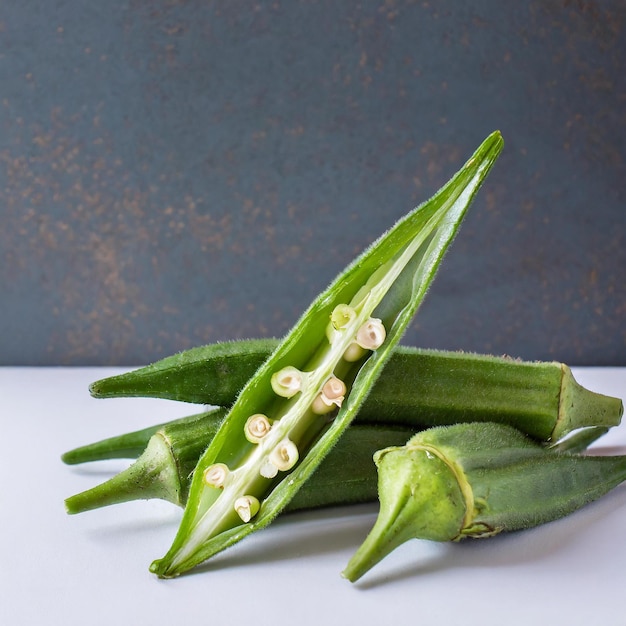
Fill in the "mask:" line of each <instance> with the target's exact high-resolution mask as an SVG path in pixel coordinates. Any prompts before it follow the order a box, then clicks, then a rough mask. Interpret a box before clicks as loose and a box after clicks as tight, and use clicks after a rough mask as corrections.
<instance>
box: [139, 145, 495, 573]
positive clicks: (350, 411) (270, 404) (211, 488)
mask: <svg viewBox="0 0 626 626" xmlns="http://www.w3.org/2000/svg"><path fill="white" fill-rule="evenodd" d="M501 147H502V139H501V137H500V135H499V133H494V134H492V135H491V136H490V137H488V138H487V139H486V140H485V142H484V143H483V144H482V145H481V146H480V148H479V149H478V150H477V152H476V153H475V154H474V155H473V156H472V158H471V159H470V160H469V161H468V162H467V163H466V165H465V166H464V167H463V168H462V169H461V170H460V171H459V173H458V174H456V175H455V176H454V177H453V178H452V180H451V181H450V182H449V183H448V184H446V185H445V186H444V187H443V188H442V189H441V190H440V191H439V192H437V194H436V195H435V196H434V197H433V198H431V200H429V201H428V202H426V203H425V204H423V205H421V206H420V207H418V208H417V209H416V210H414V211H413V212H411V213H409V214H408V215H407V216H406V217H405V218H404V219H402V220H401V221H400V222H398V223H397V224H396V225H395V226H394V227H393V228H392V229H391V230H390V231H388V232H387V233H386V234H384V235H383V236H382V237H381V238H380V239H379V240H378V241H377V242H375V243H374V244H373V245H372V247H370V248H369V249H368V250H367V251H366V252H364V253H363V254H362V255H361V256H360V257H359V258H358V259H356V261H355V262H354V263H352V264H351V265H350V266H349V267H348V268H347V269H346V270H345V271H344V272H343V273H341V274H340V275H339V276H338V277H337V278H336V280H335V281H334V282H333V283H332V284H331V285H330V286H329V287H328V288H327V289H326V290H325V291H324V292H323V293H322V294H321V295H320V296H319V297H318V298H317V299H316V300H315V301H314V302H313V304H312V305H311V306H310V307H309V309H308V310H307V311H306V312H305V314H304V315H303V316H302V318H301V319H300V321H299V322H298V323H297V324H296V326H295V327H294V328H293V329H292V331H291V332H290V333H289V334H288V335H287V336H286V337H285V339H284V340H283V341H282V342H281V343H280V344H279V346H278V347H277V349H276V351H275V352H274V353H273V354H272V355H271V356H270V357H269V359H268V360H267V361H266V362H265V364H264V365H263V366H261V368H260V369H259V370H258V372H257V373H256V374H255V375H254V376H253V377H252V378H251V379H250V381H249V382H248V383H247V384H246V386H245V387H244V388H243V390H242V391H241V394H240V395H239V396H238V398H237V401H236V402H235V404H234V405H233V407H232V408H231V410H230V412H229V414H228V416H227V417H226V419H225V420H224V422H223V423H222V425H221V427H220V429H219V430H218V432H217V434H216V436H215V437H214V439H213V441H212V442H211V444H210V445H209V447H208V449H207V450H206V452H205V453H204V454H203V456H202V458H201V459H200V461H199V462H198V465H197V467H196V469H195V472H194V478H193V480H192V484H191V489H190V494H189V499H188V501H187V506H186V507H185V511H184V514H183V519H182V521H181V525H180V528H179V531H178V533H177V535H176V537H175V539H174V542H173V544H172V547H171V548H170V550H169V551H168V553H167V554H166V555H165V556H164V557H163V558H162V559H160V560H157V561H155V562H154V563H153V564H152V565H151V568H150V569H151V571H152V572H154V573H156V574H157V575H159V576H161V577H172V576H177V575H179V574H181V573H183V572H184V571H186V570H188V569H190V568H192V567H194V566H195V565H197V564H199V563H201V562H202V561H204V560H206V559H207V558H209V557H210V556H212V555H213V554H215V553H217V552H219V551H220V550H223V549H224V548H226V547H228V546H229V545H231V544H232V543H234V542H235V541H238V540H239V539H242V538H243V537H244V536H246V535H247V534H249V533H250V532H252V531H253V530H255V529H257V528H260V527H262V526H264V525H266V524H267V523H269V522H270V521H271V520H272V519H273V518H274V517H275V516H276V515H277V514H278V513H279V512H280V511H281V510H282V509H283V508H284V507H285V506H286V505H287V504H288V502H289V501H290V500H291V499H292V498H293V496H294V495H295V493H296V491H297V490H298V489H299V487H300V486H301V484H302V483H303V482H304V481H305V480H306V479H308V477H309V476H310V475H311V474H312V472H313V471H314V470H315V468H316V467H317V465H318V464H319V463H320V461H321V460H322V458H323V457H324V456H325V455H326V454H327V452H328V451H329V449H330V448H331V447H332V446H333V445H334V443H335V442H336V441H337V439H338V438H339V437H340V435H341V434H342V432H343V431H344V430H345V429H346V428H347V427H348V425H349V423H350V421H351V420H352V419H353V417H354V416H355V414H356V412H357V410H358V408H359V406H360V404H361V403H362V401H363V399H364V398H365V396H366V395H367V393H368V392H369V391H370V389H371V386H372V384H373V382H374V380H375V379H376V377H377V375H378V373H379V371H380V369H381V368H382V366H383V365H384V363H385V361H386V360H387V358H388V357H389V355H390V354H391V350H392V349H393V347H394V346H395V345H396V344H397V342H398V340H399V339H400V337H401V335H402V333H403V331H404V330H405V328H406V326H407V325H408V323H409V321H410V320H411V318H412V317H413V314H414V313H415V311H416V310H417V307H418V306H419V304H420V303H421V300H422V299H423V297H424V295H425V293H426V290H427V289H428V286H429V285H430V282H431V281H432V279H433V277H434V274H435V272H436V270H437V268H438V266H439V263H440V261H441V259H442V257H443V255H444V253H445V251H446V249H447V247H448V246H449V244H450V243H451V241H452V239H453V237H454V235H455V233H456V231H457V229H458V227H459V224H460V222H461V220H462V218H463V216H464V214H465V211H466V209H467V207H468V206H469V204H470V202H471V200H472V199H473V197H474V195H475V193H476V191H477V190H478V188H479V186H480V184H481V183H482V181H483V179H484V178H485V176H486V175H487V173H488V171H489V170H490V168H491V166H492V165H493V162H494V161H495V159H496V158H497V156H498V154H499V152H500V150H501Z"/></svg>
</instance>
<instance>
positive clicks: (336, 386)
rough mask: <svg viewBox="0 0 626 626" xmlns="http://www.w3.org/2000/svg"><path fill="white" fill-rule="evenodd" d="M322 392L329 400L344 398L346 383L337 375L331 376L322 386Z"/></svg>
mask: <svg viewBox="0 0 626 626" xmlns="http://www.w3.org/2000/svg"><path fill="white" fill-rule="evenodd" d="M322 393H323V394H324V395H325V396H326V397H327V398H328V399H329V400H343V398H344V396H345V395H346V384H345V383H344V382H343V380H340V379H339V378H337V377H336V376H331V377H330V378H329V379H328V380H327V381H326V382H325V383H324V386H323V387H322Z"/></svg>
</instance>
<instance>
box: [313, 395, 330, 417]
mask: <svg viewBox="0 0 626 626" xmlns="http://www.w3.org/2000/svg"><path fill="white" fill-rule="evenodd" d="M334 408H335V405H334V404H333V403H332V402H328V401H327V399H326V398H325V397H324V394H323V393H318V394H317V396H316V398H315V400H313V402H312V403H311V411H313V413H315V415H326V413H330V412H331V411H332V410H333V409H334Z"/></svg>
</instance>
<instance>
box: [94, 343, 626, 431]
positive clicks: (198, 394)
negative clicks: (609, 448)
mask: <svg viewBox="0 0 626 626" xmlns="http://www.w3.org/2000/svg"><path fill="white" fill-rule="evenodd" d="M277 345H278V342H277V341H276V340H273V339H257V340H245V341H235V342H229V343H219V344H211V345H208V346H202V347H199V348H193V349H191V350H187V351H185V352H181V353H179V354H176V355H174V356H171V357H167V358H165V359H162V360H160V361H158V362H156V363H154V364H152V365H149V366H147V367H143V368H140V369H137V370H134V371H131V372H127V373H125V374H121V375H118V376H113V377H109V378H105V379H102V380H99V381H96V382H95V383H93V384H92V385H91V387H90V389H91V392H92V394H93V395H94V396H96V397H99V398H111V397H124V396H125V397H128V396H148V397H157V398H167V399H171V400H178V401H185V402H195V403H202V404H210V405H217V406H230V405H231V404H232V403H233V402H234V401H235V398H236V397H237V394H238V393H239V391H240V390H241V388H242V387H243V386H244V385H245V383H246V382H247V381H248V380H249V379H250V378H251V377H252V376H253V375H254V373H255V372H256V370H257V369H258V368H259V367H260V365H261V364H262V363H263V361H265V360H266V359H267V358H268V357H269V355H270V354H271V353H272V351H273V350H274V349H275V348H276V346H277ZM622 413H623V405H622V401H621V400H620V399H618V398H611V397H608V396H603V395H601V394H596V393H593V392H592V391H589V390H587V389H585V388H583V387H582V386H581V385H579V384H578V383H577V382H576V380H575V379H574V377H573V375H572V372H571V370H570V368H569V367H568V366H567V365H565V364H563V363H556V362H548V363H542V362H526V361H520V360H515V359H511V358H503V357H495V356H488V355H478V354H468V353H463V352H445V351H439V350H425V349H418V348H409V347H404V346H398V347H397V348H396V349H395V350H394V351H393V353H392V354H391V356H390V358H389V360H388V361H387V363H386V365H385V368H384V369H383V371H382V372H381V374H380V376H379V377H378V379H377V380H376V382H375V383H374V386H373V388H372V391H371V393H370V394H369V395H368V397H367V398H366V399H365V401H364V402H363V404H362V405H361V408H360V409H359V412H358V415H357V417H356V420H357V421H358V422H360V423H381V424H389V423H395V424H406V425H408V426H412V427H414V428H415V430H418V429H421V428H425V427H428V426H441V425H445V424H454V423H457V422H470V421H488V422H504V423H507V424H510V425H512V426H515V427H516V428H518V429H519V430H521V431H523V432H525V433H527V434H528V435H530V436H532V437H534V438H536V439H539V440H541V441H547V442H556V441H558V440H559V439H561V438H562V437H564V436H565V435H567V434H568V433H569V432H571V431H573V430H577V429H579V428H586V427H592V426H599V427H611V426H616V425H617V424H619V423H620V419H621V416H622Z"/></svg>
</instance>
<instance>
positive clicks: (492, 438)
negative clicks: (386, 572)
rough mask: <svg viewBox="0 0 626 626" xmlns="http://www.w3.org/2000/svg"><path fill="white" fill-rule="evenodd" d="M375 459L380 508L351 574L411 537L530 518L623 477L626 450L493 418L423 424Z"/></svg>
mask: <svg viewBox="0 0 626 626" xmlns="http://www.w3.org/2000/svg"><path fill="white" fill-rule="evenodd" d="M374 460H375V463H376V465H377V467H378V475H379V478H378V493H379V499H380V511H379V515H378V518H377V520H376V522H375V524H374V527H373V528H372V530H371V532H370V533H369V535H368V536H367V538H366V539H365V542H364V543H363V544H362V545H361V547H360V548H359V550H358V551H357V552H356V554H355V555H354V556H353V557H352V559H351V560H350V562H349V563H348V566H347V567H346V569H345V571H344V576H345V577H346V578H348V579H349V580H351V581H355V580H357V579H358V578H360V577H361V576H362V575H363V574H364V573H365V572H367V571H368V570H369V569H370V568H372V567H373V566H374V565H375V564H376V563H378V562H379V561H380V560H381V559H382V558H384V557H385V556H386V555H388V554H389V553H390V552H391V551H392V550H394V549H395V548H397V547H398V546H400V545H401V544H403V543H404V542H406V541H408V540H409V539H414V538H417V539H428V540H433V541H458V540H460V539H463V538H466V537H489V536H492V535H495V534H497V533H500V532H503V531H511V530H521V529H525V528H531V527H533V526H537V525H539V524H543V523H546V522H550V521H553V520H556V519H558V518H561V517H564V516H565V515H568V514H569V513H572V512H573V511H575V510H577V509H579V508H580V507H582V506H584V505H585V504H587V503H589V502H591V501H593V500H595V499H597V498H599V497H600V496H602V495H604V494H605V493H607V492H608V491H610V490H611V489H612V488H613V487H615V486H617V485H618V484H620V483H621V482H622V481H624V480H625V479H626V456H612V457H610V456H587V455H576V454H569V453H562V452H557V451H554V450H551V449H549V448H545V447H543V446H541V445H539V444H537V443H536V442H533V441H532V440H530V439H529V438H528V437H526V436H525V435H523V434H522V433H520V432H518V431H517V430H515V429H513V428H511V427H509V426H506V425H502V424H489V423H472V424H457V425H454V426H445V427H438V428H432V429H429V430H425V431H423V432H421V433H418V434H417V435H415V436H414V437H412V438H411V439H410V440H409V441H408V443H407V444H406V445H405V446H401V447H391V448H388V449H384V450H380V451H378V452H377V453H376V454H375V455H374Z"/></svg>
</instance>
